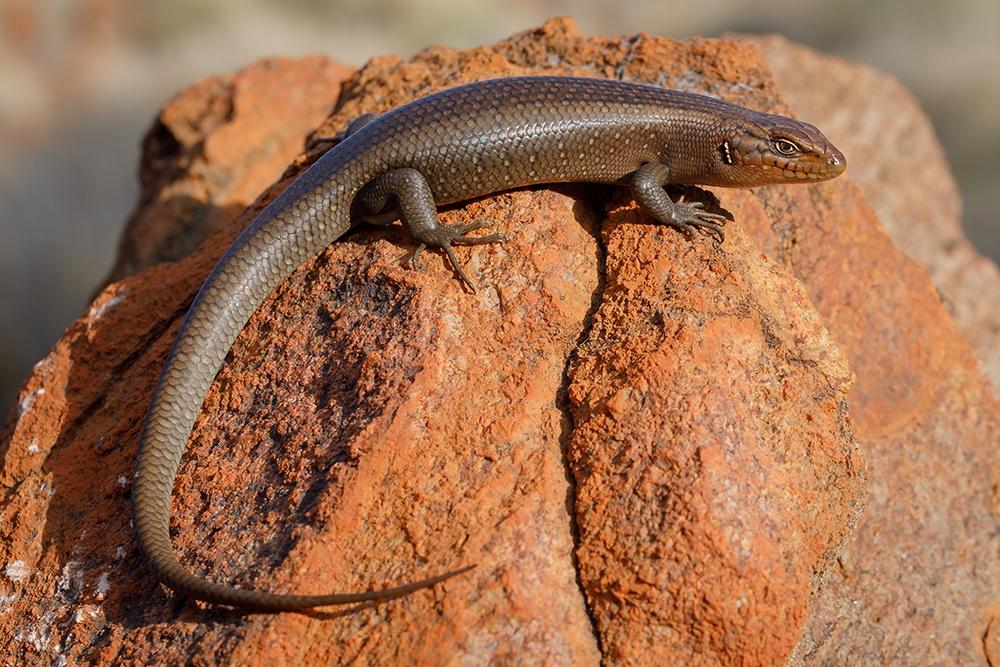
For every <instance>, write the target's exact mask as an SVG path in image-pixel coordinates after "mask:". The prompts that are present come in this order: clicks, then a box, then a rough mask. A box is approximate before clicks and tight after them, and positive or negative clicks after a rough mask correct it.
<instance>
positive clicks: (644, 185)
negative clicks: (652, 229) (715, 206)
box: [627, 162, 726, 243]
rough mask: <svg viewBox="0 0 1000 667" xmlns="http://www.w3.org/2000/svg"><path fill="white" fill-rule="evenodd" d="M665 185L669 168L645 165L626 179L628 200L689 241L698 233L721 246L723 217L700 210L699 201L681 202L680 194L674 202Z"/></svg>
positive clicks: (724, 218)
mask: <svg viewBox="0 0 1000 667" xmlns="http://www.w3.org/2000/svg"><path fill="white" fill-rule="evenodd" d="M669 182H670V169H669V168H668V167H667V165H665V164H663V163H662V162H647V163H646V164H644V165H642V166H641V167H639V168H638V169H636V170H635V171H634V172H633V173H632V174H631V175H630V176H629V177H628V178H627V184H628V186H629V188H630V189H631V190H632V197H633V198H634V199H635V201H636V203H637V204H639V207H640V208H641V209H642V210H643V211H644V212H645V213H647V214H648V215H650V216H651V217H652V218H654V219H655V220H657V221H659V222H662V223H663V224H665V225H670V226H671V227H673V228H674V229H678V230H680V231H681V232H683V234H684V235H685V236H686V237H688V238H689V239H690V238H691V237H692V236H693V235H694V231H695V230H698V231H702V232H704V233H706V234H710V235H711V236H713V237H714V238H715V239H716V240H717V241H718V242H719V243H722V242H723V241H724V240H725V238H726V235H725V232H724V231H723V229H722V224H723V223H724V222H725V221H726V217H725V216H723V215H719V214H718V213H709V212H708V211H705V210H703V207H704V204H702V203H701V202H697V201H695V202H685V201H684V196H683V195H682V196H681V197H680V199H678V200H677V202H676V203H674V202H673V201H672V200H671V199H670V196H669V195H668V194H667V191H666V190H664V189H663V187H664V186H665V185H666V184H667V183H669Z"/></svg>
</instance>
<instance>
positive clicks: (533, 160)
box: [132, 77, 846, 611]
mask: <svg viewBox="0 0 1000 667" xmlns="http://www.w3.org/2000/svg"><path fill="white" fill-rule="evenodd" d="M845 168H846V161H845V159H844V156H843V154H842V153H841V152H840V151H839V150H837V148H835V147H834V146H833V145H832V144H831V143H830V142H829V141H828V140H827V139H826V137H824V136H823V134H822V133H821V132H820V131H819V130H817V129H816V128H815V127H813V126H812V125H808V124H806V123H802V122H799V121H797V120H793V119H791V118H786V117H783V116H776V115H773V114H767V113H762V112H758V111H753V110H750V109H746V108H744V107H740V106H736V105H734V104H729V103H727V102H723V101H720V100H717V99H714V98H711V97H705V96H701V95H695V94H692V93H685V92H680V91H675V90H667V89H663V88H658V87H653V86H646V85H638V84H632V83H623V82H619V81H609V80H603V79H587V78H572V77H515V78H506V79H496V80H490V81H481V82H478V83H473V84H469V85H465V86H460V87H457V88H452V89H448V90H444V91H442V92H440V93H437V94H434V95H430V96H428V97H424V98H422V99H418V100H416V101H414V102H411V103H410V104H407V105H405V106H403V107H400V108H398V109H395V110H394V111H391V112H389V113H386V114H384V115H382V116H378V117H373V116H364V117H362V118H360V119H358V120H357V121H355V122H354V123H352V124H351V126H350V127H349V128H348V131H347V133H346V136H345V137H344V139H343V140H342V141H341V142H340V143H338V144H337V145H336V146H335V147H333V148H332V149H331V150H329V151H328V152H327V153H326V154H324V155H323V156H322V157H321V158H320V159H319V160H318V161H317V162H316V163H315V164H313V165H312V166H311V167H310V168H309V169H308V170H306V171H305V172H304V173H303V174H302V175H301V176H300V177H299V178H298V179H297V180H296V181H295V182H293V183H292V184H291V185H290V186H289V187H288V188H287V189H286V190H285V191H284V192H283V193H282V194H281V195H280V196H278V197H277V198H276V199H275V200H274V201H273V202H272V203H271V204H270V205H268V206H267V207H266V208H265V209H264V210H263V211H262V212H261V213H260V214H259V215H258V216H257V217H256V218H255V219H254V220H253V222H252V223H251V224H250V225H249V226H248V227H247V228H246V229H245V230H244V231H243V233H242V234H240V236H239V237H238V238H237V239H236V241H235V242H234V243H233V244H232V246H231V247H230V248H229V249H228V250H227V251H226V253H225V254H224V255H223V257H222V258H221V259H220V260H219V261H218V263H217V264H216V265H215V267H214V268H213V269H212V272H211V274H210V275H209V276H208V278H207V280H206V281H205V283H204V285H203V286H202V288H201V290H200V291H199V292H198V295H197V296H196V297H195V300H194V302H193V303H192V305H191V308H190V310H189V311H188V313H187V316H186V318H185V320H184V323H183V325H182V327H181V330H180V332H179V333H178V335H177V339H176V341H175V342H174V345H173V348H172V350H171V352H170V354H169V356H168V357H167V361H166V363H165V365H164V369H163V372H162V375H161V377H160V381H159V384H158V386H157V388H156V391H155V393H154V395H153V399H152V403H151V405H150V408H149V411H148V413H147V415H146V422H145V425H144V428H143V433H142V439H141V444H140V447H139V455H138V460H137V462H136V468H135V476H134V480H133V492H132V507H133V518H134V522H135V527H136V531H137V535H138V541H139V546H140V548H141V550H142V553H143V554H144V556H145V558H146V560H147V562H148V564H149V566H150V568H151V569H152V571H153V572H154V573H155V574H156V576H157V577H158V578H159V579H160V581H161V582H163V583H164V584H166V585H167V586H169V587H170V588H172V589H173V590H174V591H176V592H178V593H180V594H182V595H186V596H188V597H191V598H195V599H199V600H203V601H207V602H211V603H217V604H225V605H233V606H238V607H247V608H252V609H258V610H272V611H278V610H289V609H299V608H305V607H316V606H322V605H333V604H345V603H355V602H363V601H371V600H383V599H388V598H392V597H397V596H399V595H403V594H406V593H409V592H411V591H415V590H417V589H420V588H423V587H427V586H431V585H433V584H435V583H437V582H439V581H442V580H444V579H446V578H448V577H450V576H454V575H456V574H458V573H460V572H464V571H465V570H467V569H468V568H462V569H459V570H454V571H452V572H448V573H445V574H442V575H440V576H437V577H432V578H430V579H424V580H421V581H416V582H413V583H410V584H406V585H403V586H397V587H394V588H386V589H381V590H374V591H367V592H360V593H349V594H331V595H281V594H273V593H267V592H263V591H255V590H246V589H239V588H235V587H231V586H226V585H222V584H217V583H214V582H211V581H208V580H206V579H204V578H202V577H198V576H195V575H194V574H192V573H190V572H189V571H188V570H187V569H185V567H184V566H183V565H182V564H181V563H180V562H179V561H178V559H177V556H176V553H175V552H174V549H173V546H172V545H171V542H170V497H171V494H172V492H173V485H174V480H175V477H176V475H177V469H178V467H179V465H180V460H181V455H182V453H183V451H184V447H185V445H186V443H187V439H188V437H189V436H190V434H191V430H192V428H193V425H194V421H195V417H196V416H197V414H198V411H199V409H200V408H201V404H202V401H203V399H204V397H205V394H206V393H207V392H208V389H209V387H210V385H211V384H212V381H213V379H214V378H215V375H216V373H217V372H218V371H219V369H220V368H221V366H222V363H223V360H224V359H225V357H226V354H227V352H228V351H229V348H230V346H231V345H232V344H233V341H234V340H235V339H236V337H237V335H238V334H239V333H240V331H241V330H242V329H243V327H244V326H245V325H246V323H247V321H248V320H249V319H250V316H251V315H252V314H253V313H254V311H255V310H256V309H257V308H258V306H259V305H260V304H261V303H262V302H263V301H264V299H265V297H267V295H268V293H270V292H271V290H273V289H274V288H275V287H276V286H277V285H278V283H280V282H281V281H282V280H284V279H285V278H286V277H287V276H288V275H289V274H291V273H292V271H294V270H295V269H296V267H298V266H299V265H300V264H302V263H303V262H305V261H306V260H307V259H309V258H310V257H312V256H313V255H315V254H316V253H318V252H319V250H321V249H322V248H323V247H325V246H326V245H328V244H329V243H331V242H333V241H334V240H336V239H337V238H338V237H340V236H341V235H342V234H344V232H346V231H347V230H348V229H349V228H350V227H351V225H352V224H354V223H355V222H357V221H359V220H364V219H372V220H376V219H378V218H380V217H381V218H383V219H384V217H385V215H386V214H387V213H388V215H389V216H390V217H392V216H396V215H398V217H399V218H401V219H402V221H403V222H404V223H405V224H406V226H407V227H408V228H409V230H410V232H411V233H412V235H413V237H414V239H415V240H416V242H417V244H418V245H417V250H416V252H415V253H414V260H415V259H416V254H417V253H419V252H420V250H422V249H423V248H425V247H432V248H440V249H442V250H443V251H444V252H446V253H447V255H448V258H449V260H450V261H451V264H452V267H453V268H454V270H455V271H456V273H457V274H458V276H459V277H460V278H461V280H462V281H463V282H464V283H465V284H466V285H467V286H468V287H470V288H472V289H474V285H473V283H472V281H471V280H470V279H469V278H468V277H467V276H466V275H465V273H464V272H463V271H462V269H461V267H460V265H459V263H458V260H457V258H456V257H455V254H454V251H453V249H452V246H454V245H463V244H475V243H492V242H497V241H501V240H502V236H501V235H499V234H488V235H481V236H475V235H470V234H469V233H470V232H472V231H474V230H475V229H478V228H479V227H482V226H483V224H482V223H473V224H470V225H443V224H441V223H440V222H439V221H438V218H437V212H436V209H435V206H436V205H438V204H445V203H449V202H455V201H461V200H465V199H471V198H474V197H478V196H482V195H486V194H490V193H494V192H498V191H502V190H508V189H511V188H517V187H520V186H525V185H531V184H537V183H559V182H571V181H586V182H599V183H612V184H619V185H624V186H627V187H629V188H630V189H631V192H632V195H633V197H634V199H635V201H636V202H637V203H638V205H639V206H640V207H641V208H642V210H643V211H645V212H646V213H647V214H648V215H649V216H650V217H651V218H653V219H654V220H655V221H658V222H660V223H663V224H666V225H669V226H671V227H674V228H676V229H678V230H680V231H681V232H683V233H685V234H686V235H687V236H688V237H691V236H692V234H693V232H695V231H700V232H703V233H707V234H709V235H711V236H713V237H715V238H717V240H718V241H720V242H721V241H722V240H723V229H722V223H723V217H722V216H721V215H718V214H716V213H710V212H708V211H706V210H704V208H703V207H702V205H701V204H700V203H698V202H685V201H684V200H683V198H681V199H680V200H679V201H678V202H676V203H675V202H673V201H672V200H671V199H670V197H669V196H668V195H667V192H666V190H665V189H664V186H665V185H666V184H668V183H673V184H687V185H695V184H697V185H715V186H728V187H750V186H757V185H769V184H776V183H812V182H816V181H822V180H826V179H830V178H833V177H835V176H837V175H839V174H841V173H842V172H843V171H844V169H845Z"/></svg>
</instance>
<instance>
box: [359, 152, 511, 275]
mask: <svg viewBox="0 0 1000 667" xmlns="http://www.w3.org/2000/svg"><path fill="white" fill-rule="evenodd" d="M393 203H394V204H395V206H394V207H393V206H391V204H393ZM355 205H356V207H357V208H358V210H359V211H360V215H361V217H362V219H365V220H368V221H372V218H375V220H374V221H375V222H383V221H386V222H387V221H388V220H385V217H386V216H388V215H390V214H392V215H393V216H395V217H399V218H401V219H402V220H403V223H404V224H405V225H406V226H407V228H408V229H409V230H410V233H411V234H412V235H413V238H414V239H415V240H416V241H417V244H418V245H417V247H416V249H415V250H414V251H413V255H411V257H410V263H411V265H412V266H413V267H414V268H418V259H419V257H420V253H421V252H422V251H423V250H424V248H428V247H429V248H441V249H442V250H444V252H445V254H446V255H447V256H448V261H449V262H451V267H452V269H454V271H455V273H457V274H458V277H459V278H460V279H461V280H462V282H463V283H464V284H465V285H466V286H468V288H469V289H471V290H472V291H473V292H475V291H476V286H475V284H474V283H473V282H472V280H470V279H469V277H468V276H467V275H466V274H465V271H463V270H462V267H461V265H460V264H459V262H458V258H457V257H456V256H455V251H454V249H453V248H452V246H456V245H482V244H485V243H501V242H503V241H505V240H506V239H507V237H506V236H505V235H503V234H486V235H481V236H469V233H470V232H473V231H475V230H477V229H483V228H485V227H489V226H490V225H489V223H488V222H486V221H483V220H477V221H475V222H472V223H468V224H454V225H445V224H442V223H441V221H440V220H438V215H437V208H436V206H435V204H434V196H433V194H432V193H431V189H430V186H429V185H428V184H427V179H425V178H424V176H423V174H421V173H420V172H419V171H417V170H416V169H409V168H400V169H393V170H391V171H388V172H386V173H384V174H382V175H381V176H378V177H377V178H375V179H373V180H372V181H371V182H370V183H368V184H367V185H366V186H365V187H364V188H363V189H362V190H361V192H359V193H358V196H357V198H356V199H355ZM393 219H394V218H393Z"/></svg>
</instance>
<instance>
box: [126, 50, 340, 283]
mask: <svg viewBox="0 0 1000 667" xmlns="http://www.w3.org/2000/svg"><path fill="white" fill-rule="evenodd" d="M350 73H351V70H350V69H348V68H347V67H344V66H343V65H340V64H338V63H335V62H333V61H331V60H329V59H328V58H324V57H322V56H314V57H311V58H303V59H300V60H290V59H283V58H276V59H271V60H262V61H260V62H258V63H255V64H253V65H251V66H250V67H247V68H246V69H244V70H242V71H240V72H237V73H235V74H232V75H228V76H213V77H209V78H207V79H204V80H203V81H199V82H198V83H196V84H194V85H193V86H191V87H190V88H188V89H187V90H185V91H183V92H181V93H180V94H178V95H177V96H176V97H174V99H172V100H170V101H169V102H168V103H167V105H166V106H165V107H164V108H163V111H162V112H161V113H160V115H159V117H158V118H157V119H156V120H155V121H154V123H153V126H152V127H151V128H150V130H149V132H148V133H147V134H146V138H145V140H144V141H143V147H142V148H143V151H142V152H143V159H142V165H141V168H140V172H139V178H140V181H141V184H142V192H141V194H140V197H139V203H138V206H137V207H136V211H135V213H134V214H133V215H132V218H131V219H130V220H129V221H128V224H127V225H126V226H125V230H124V232H123V233H122V238H121V241H120V242H119V247H118V255H117V257H116V258H115V263H114V267H113V268H112V270H111V274H110V275H109V276H108V282H111V281H115V280H121V279H122V278H124V277H125V276H127V275H130V274H132V273H135V272H136V271H139V270H141V269H144V268H147V267H150V266H152V265H154V264H157V263H159V262H163V261H176V260H178V259H180V258H182V257H185V256H186V255H188V253H190V252H191V251H193V250H194V249H195V248H197V247H198V246H199V245H201V243H202V242H203V241H204V240H205V239H206V238H207V237H208V236H210V235H211V234H212V233H214V232H217V231H219V230H220V229H223V228H226V227H229V226H231V225H232V224H233V221H234V220H235V218H236V216H238V215H239V214H240V213H242V212H243V210H244V209H246V207H247V206H248V205H249V204H250V203H252V202H253V201H254V199H256V198H257V197H258V196H259V195H260V193H261V191H263V190H264V189H265V188H267V187H268V186H269V185H271V184H272V183H274V181H275V180H277V179H278V178H279V177H280V176H281V174H282V172H283V171H284V170H285V168H286V167H287V166H288V163H289V162H290V161H291V160H292V159H293V158H295V156H297V155H298V154H299V153H300V152H301V150H302V146H303V140H304V138H305V136H306V134H307V133H309V132H310V131H312V129H313V128H315V127H316V126H317V125H318V124H320V123H321V122H322V121H323V120H324V119H325V118H326V117H327V116H328V115H329V113H330V112H331V111H332V110H333V107H334V104H336V102H337V98H338V97H339V95H340V84H341V82H342V81H343V80H344V78H346V77H347V76H348V75H349V74H350Z"/></svg>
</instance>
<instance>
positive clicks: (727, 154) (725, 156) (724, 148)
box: [719, 140, 733, 165]
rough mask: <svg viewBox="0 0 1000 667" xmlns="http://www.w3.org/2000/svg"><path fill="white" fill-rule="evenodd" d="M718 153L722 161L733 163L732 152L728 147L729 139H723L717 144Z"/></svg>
mask: <svg viewBox="0 0 1000 667" xmlns="http://www.w3.org/2000/svg"><path fill="white" fill-rule="evenodd" d="M719 155H720V156H721V157H722V161H723V162H725V163H726V164H728V165H731V164H733V153H732V151H731V150H730V149H729V141H728V140H727V141H723V142H722V145H721V146H719Z"/></svg>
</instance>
